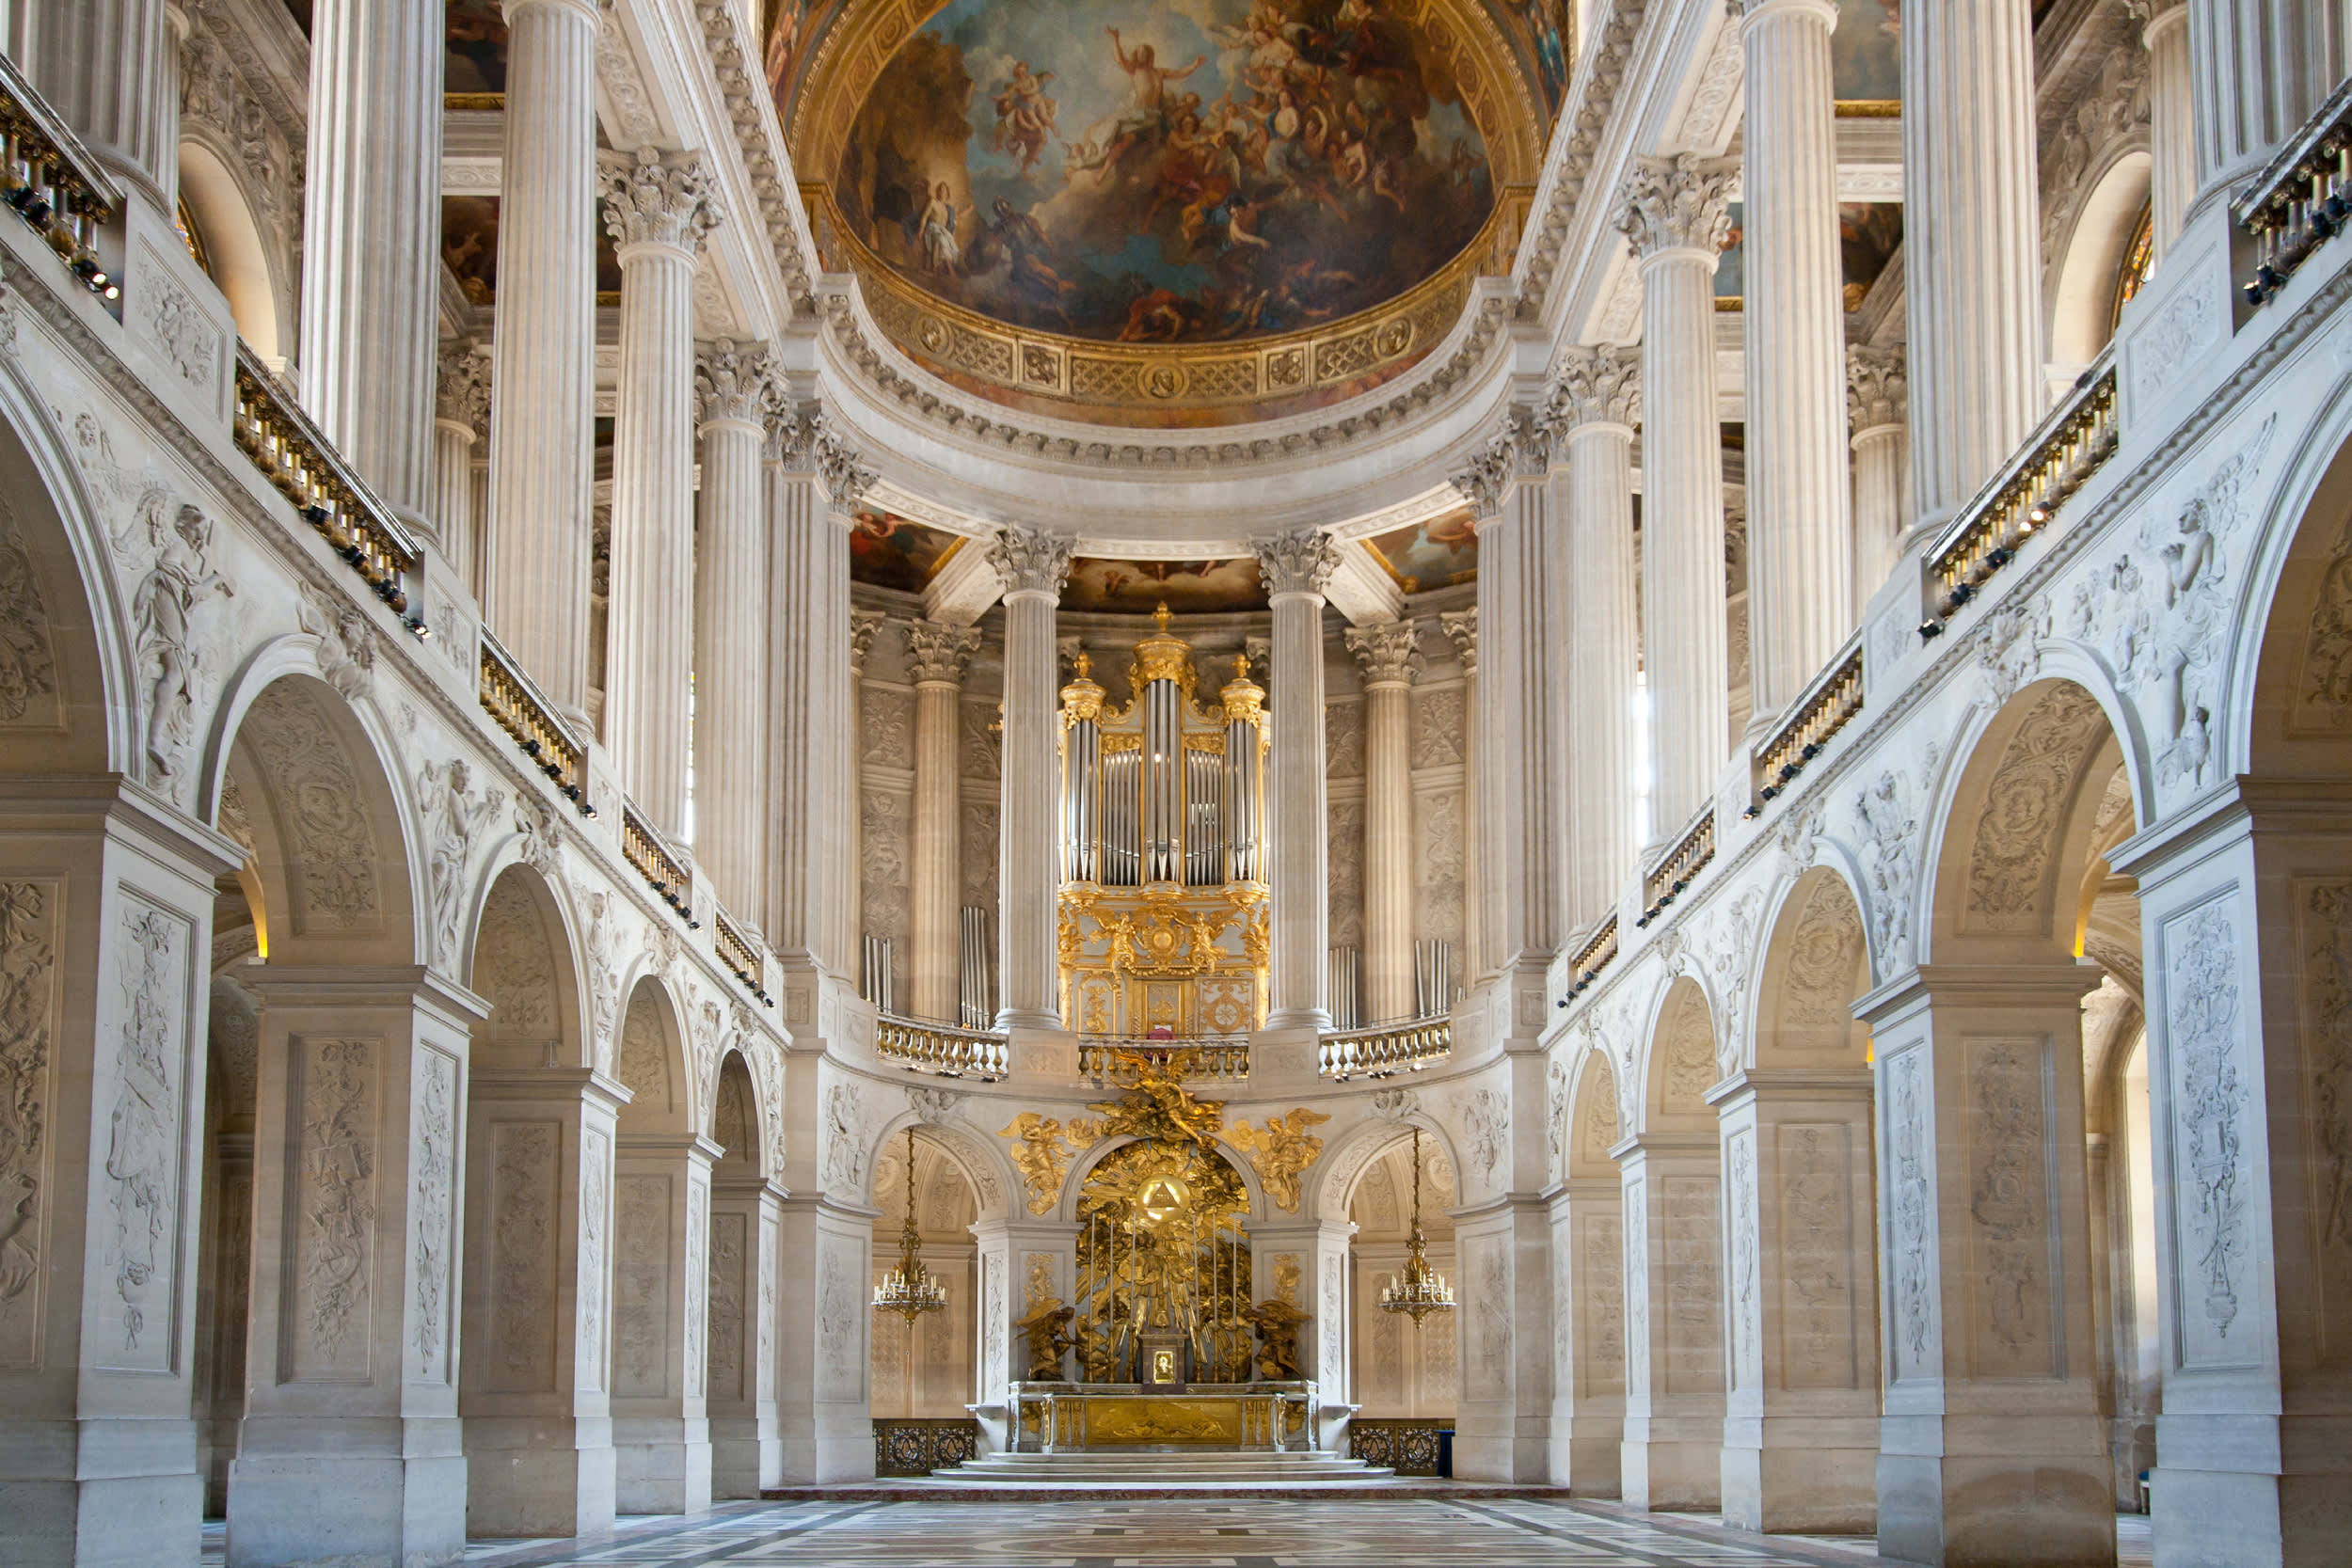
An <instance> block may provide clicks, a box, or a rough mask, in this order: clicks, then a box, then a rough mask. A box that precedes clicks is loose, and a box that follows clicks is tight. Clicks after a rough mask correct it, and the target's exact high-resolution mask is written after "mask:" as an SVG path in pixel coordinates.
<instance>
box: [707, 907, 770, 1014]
mask: <svg viewBox="0 0 2352 1568" xmlns="http://www.w3.org/2000/svg"><path fill="white" fill-rule="evenodd" d="M710 917H711V930H712V932H713V936H712V939H711V945H712V946H713V947H715V948H717V949H718V953H719V961H720V962H721V963H723V964H724V965H726V966H727V973H729V974H733V975H734V976H735V977H736V978H737V979H738V980H740V981H742V982H743V989H744V990H748V991H750V992H751V993H752V994H753V995H754V996H755V997H757V998H758V999H759V1001H760V1004H761V1005H762V1006H769V1007H772V1006H775V1005H776V1004H775V999H774V998H773V997H771V996H770V995H769V994H768V960H767V959H766V958H764V957H762V956H761V954H760V951H759V946H758V944H757V943H756V942H753V941H752V939H751V938H749V937H747V936H745V935H744V934H743V933H742V932H741V931H740V930H739V929H737V928H736V924H735V922H734V921H732V920H729V919H728V918H727V911H724V910H713V911H710Z"/></svg>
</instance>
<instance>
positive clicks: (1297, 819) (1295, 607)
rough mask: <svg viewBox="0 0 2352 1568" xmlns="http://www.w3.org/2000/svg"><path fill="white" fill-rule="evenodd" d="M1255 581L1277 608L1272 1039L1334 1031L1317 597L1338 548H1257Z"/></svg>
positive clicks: (1271, 797)
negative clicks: (1276, 1034)
mask: <svg viewBox="0 0 2352 1568" xmlns="http://www.w3.org/2000/svg"><path fill="white" fill-rule="evenodd" d="M1254 547H1255V549H1256V551H1257V555H1258V575H1259V576H1260V577H1261V578H1263V579H1264V580H1265V588H1266V595H1267V597H1268V598H1269V599H1271V600H1272V601H1273V605H1274V691H1273V698H1272V703H1271V707H1272V709H1273V724H1274V742H1273V748H1272V752H1271V755H1270V758H1269V761H1270V762H1271V764H1272V767H1271V768H1270V770H1269V774H1268V777H1267V780H1266V799H1267V805H1268V806H1269V807H1270V812H1269V819H1268V822H1267V830H1268V832H1267V835H1266V836H1267V838H1268V840H1269V843H1268V846H1267V848H1268V851H1269V853H1268V854H1267V856H1266V861H1267V870H1268V875H1267V878H1266V881H1267V901H1268V903H1269V905H1270V906H1271V911H1270V912H1271V917H1272V924H1273V933H1272V935H1273V947H1274V953H1273V959H1274V963H1273V969H1274V974H1273V985H1272V995H1271V996H1270V997H1269V998H1268V1001H1269V1003H1270V1006H1268V1008H1267V1010H1266V1027H1267V1028H1268V1029H1300V1030H1323V1029H1328V1028H1329V1027H1331V1009H1330V1005H1329V1003H1328V1002H1327V999H1326V992H1327V988H1328V986H1329V983H1330V976H1329V974H1328V963H1327V951H1328V949H1329V947H1330V941H1331V938H1330V931H1331V897H1330V883H1331V876H1330V863H1329V861H1330V846H1329V844H1328V842H1327V836H1326V835H1327V832H1328V823H1329V817H1330V791H1329V790H1328V788H1327V786H1326V783H1325V777H1324V753H1323V592H1324V590H1325V589H1326V588H1327V587H1328V586H1329V585H1330V581H1331V574H1332V573H1333V572H1336V571H1337V570H1339V564H1340V552H1339V546H1336V545H1334V544H1332V543H1331V539H1330V536H1329V535H1328V534H1327V533H1324V532H1323V531H1320V530H1318V529H1301V530H1299V531H1296V532H1295V533H1286V534H1283V535H1282V536H1280V537H1279V538H1277V539H1269V540H1263V541H1261V542H1260V543H1258V544H1257V545H1256V546H1254Z"/></svg>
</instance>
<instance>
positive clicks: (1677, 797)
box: [1618, 157, 1731, 842]
mask: <svg viewBox="0 0 2352 1568" xmlns="http://www.w3.org/2000/svg"><path fill="white" fill-rule="evenodd" d="M1729 179H1730V177H1729V175H1728V174H1726V173H1725V172H1724V171H1723V170H1721V169H1719V168H1716V167H1714V166H1711V165H1709V164H1707V163H1703V162H1701V161H1700V160H1698V159H1695V158H1689V157H1686V158H1683V159H1681V160H1680V161H1679V162H1677V163H1674V164H1666V163H1661V162H1656V161H1650V162H1645V163H1644V164H1643V165H1642V166H1639V167H1637V168H1636V169H1635V170H1634V172H1633V174H1632V176H1631V177H1630V178H1629V180H1628V181H1627V183H1626V190H1625V202H1626V205H1625V211H1624V212H1623V213H1622V214H1620V215H1619V218H1618V227H1619V228H1621V229H1623V230H1625V232H1626V233H1627V234H1628V235H1629V236H1631V238H1632V240H1633V244H1634V248H1635V250H1636V251H1638V252H1639V253H1640V255H1641V258H1642V406H1643V414H1642V590H1643V592H1642V650H1643V665H1644V668H1645V670H1646V671H1647V672H1648V675H1649V712H1650V721H1649V748H1650V779H1651V783H1650V837H1651V838H1652V839H1653V840H1656V841H1661V842H1662V841H1664V840H1667V839H1670V838H1672V837H1673V836H1674V835H1675V834H1676V833H1677V832H1680V831H1681V828H1682V825H1683V824H1684V823H1685V822H1686V821H1688V820H1689V819H1690V817H1691V816H1692V814H1693V813H1695V812H1696V811H1697V810H1698V808H1699V806H1700V805H1701V803H1703V802H1704V801H1705V800H1707V798H1708V792H1709V791H1710V790H1712V789H1713V787H1714V784H1715V774H1716V772H1717V771H1718V770H1719V769H1720V768H1722V767H1723V763H1724V756H1725V755H1726V754H1728V752H1729V748H1730V744H1731V736H1730V727H1731V711H1730V680H1731V675H1730V667H1729V663H1728V657H1729V655H1728V651H1727V649H1726V647H1725V640H1726V636H1727V628H1726V626H1725V620H1724V617H1725V614H1726V610H1725V609H1724V454H1723V435H1722V432H1721V430H1720V428H1719V424H1718V420H1717V414H1716V395H1715V392H1716V388H1715V294H1714V277H1715V261H1716V258H1717V257H1718V256H1719V255H1720V254H1721V253H1722V251H1723V244H1724V237H1725V235H1726V233H1727V232H1728V221H1729V220H1728V215H1727V213H1726V210H1725V206H1726V189H1727V186H1728V184H1729Z"/></svg>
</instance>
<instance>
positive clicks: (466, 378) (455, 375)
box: [434, 341, 490, 440]
mask: <svg viewBox="0 0 2352 1568" xmlns="http://www.w3.org/2000/svg"><path fill="white" fill-rule="evenodd" d="M434 392H435V398H434V413H435V416H436V417H437V418H439V419H444V420H448V421H449V422H450V423H452V424H462V425H464V426H465V427H466V428H467V429H469V430H470V431H472V432H473V434H474V439H476V440H482V439H484V438H485V437H486V436H488V435H489V434H490V356H488V355H486V354H477V353H476V352H474V345H473V344H472V343H470V342H468V341H457V342H453V343H445V344H443V345H442V347H441V361H440V374H439V377H438V380H437V383H436V386H435V388H434Z"/></svg>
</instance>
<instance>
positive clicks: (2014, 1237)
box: [1964, 1039, 2057, 1377]
mask: <svg viewBox="0 0 2352 1568" xmlns="http://www.w3.org/2000/svg"><path fill="white" fill-rule="evenodd" d="M2046 1051H2047V1047H2046V1045H2045V1043H2044V1042H2043V1041H2042V1040H2040V1039H1971V1040H1969V1041H1967V1042H1966V1048H1965V1058H1964V1059H1965V1061H1966V1063H1967V1082H1968V1085H1969V1102H1968V1219H1969V1226H1968V1287H1967V1288H1968V1354H1969V1365H1970V1369H1971V1371H1972V1373H1973V1375H1975V1376H1978V1377H2048V1376H2052V1375H2054V1374H2055V1372H2056V1371H2057V1363H2056V1354H2057V1347H2056V1344H2055V1338H2056V1337H2055V1335H2054V1334H2053V1333H2052V1324H2053V1322H2054V1319H2055V1314H2056V1291H2057V1282H2056V1281H2055V1280H2053V1279H2052V1278H2051V1277H2050V1245H2049V1225H2050V1173H2049V1147H2048V1130H2047V1126H2046V1118H2045V1117H2044V1115H2043V1109H2042V1108H2043V1104H2044V1097H2045V1094H2046V1085H2045V1082H2044V1080H2045V1076H2046V1069H2045V1064H2044V1058H2045V1054H2046Z"/></svg>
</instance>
